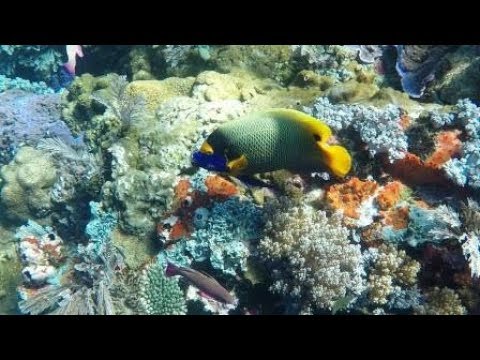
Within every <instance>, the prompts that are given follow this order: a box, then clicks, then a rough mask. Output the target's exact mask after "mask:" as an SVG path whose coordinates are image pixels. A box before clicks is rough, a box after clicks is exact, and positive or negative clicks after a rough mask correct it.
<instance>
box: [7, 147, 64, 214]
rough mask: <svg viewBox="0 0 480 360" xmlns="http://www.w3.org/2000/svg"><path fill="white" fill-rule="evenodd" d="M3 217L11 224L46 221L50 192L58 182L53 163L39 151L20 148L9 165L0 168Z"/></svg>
mask: <svg viewBox="0 0 480 360" xmlns="http://www.w3.org/2000/svg"><path fill="white" fill-rule="evenodd" d="M0 175H1V178H2V180H3V184H2V191H1V194H0V199H1V205H2V206H3V208H4V210H3V216H5V217H7V218H9V219H11V220H13V221H18V220H20V221H26V220H28V219H29V218H34V219H36V220H38V221H41V220H43V221H47V217H48V215H49V213H50V212H51V210H52V207H53V204H52V201H51V199H50V193H51V191H52V190H53V186H54V184H55V181H56V180H57V177H58V175H57V171H56V169H55V166H54V165H53V163H52V162H51V161H50V160H49V158H48V157H46V156H45V155H43V154H42V152H40V151H38V150H35V149H33V148H31V147H28V146H26V147H22V148H21V149H20V150H19V151H18V153H17V154H16V156H15V158H14V159H13V160H12V162H11V163H10V164H8V165H5V166H3V167H2V168H1V171H0Z"/></svg>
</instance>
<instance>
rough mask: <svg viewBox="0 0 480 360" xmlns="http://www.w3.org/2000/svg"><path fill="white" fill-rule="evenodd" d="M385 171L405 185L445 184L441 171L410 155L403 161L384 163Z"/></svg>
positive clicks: (406, 155)
mask: <svg viewBox="0 0 480 360" xmlns="http://www.w3.org/2000/svg"><path fill="white" fill-rule="evenodd" d="M385 168H386V170H387V171H388V172H389V173H390V175H392V176H393V177H395V178H397V179H400V180H402V181H403V182H405V183H406V184H412V185H424V184H444V185H445V184H447V183H448V181H447V179H446V178H445V175H444V174H443V172H442V170H441V169H438V168H436V167H433V166H431V165H427V164H425V163H424V162H423V161H422V159H420V158H419V157H418V156H417V155H415V154H412V153H406V154H405V157H404V158H403V159H400V160H397V161H395V162H394V163H393V164H390V163H388V160H387V161H385Z"/></svg>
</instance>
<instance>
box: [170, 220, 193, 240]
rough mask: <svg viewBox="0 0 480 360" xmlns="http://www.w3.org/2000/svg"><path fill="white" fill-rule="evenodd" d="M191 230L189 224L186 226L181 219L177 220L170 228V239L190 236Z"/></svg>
mask: <svg viewBox="0 0 480 360" xmlns="http://www.w3.org/2000/svg"><path fill="white" fill-rule="evenodd" d="M189 235H190V232H189V231H188V228H187V226H185V225H184V224H183V223H182V222H181V221H177V222H176V223H175V224H174V225H173V226H172V230H170V240H172V241H175V240H178V239H180V238H182V237H185V236H189Z"/></svg>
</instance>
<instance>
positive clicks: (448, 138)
mask: <svg viewBox="0 0 480 360" xmlns="http://www.w3.org/2000/svg"><path fill="white" fill-rule="evenodd" d="M460 134H461V131H459V130H449V131H441V132H440V133H438V134H437V136H436V138H435V151H434V152H433V154H432V155H430V156H429V157H428V158H427V160H426V161H423V160H422V159H420V158H419V157H418V156H417V155H415V154H412V153H406V155H405V157H404V158H403V159H401V160H397V161H396V162H395V163H393V164H389V163H388V162H386V161H385V168H386V169H387V171H388V172H389V173H390V174H391V175H392V176H394V177H396V178H399V179H401V180H402V181H404V182H405V183H407V184H412V185H424V184H439V185H446V184H448V180H447V179H446V177H445V174H444V173H443V170H442V169H441V168H442V165H443V164H445V163H446V162H447V161H448V160H450V159H451V158H452V157H454V156H456V155H458V154H459V153H460V150H461V148H462V142H461V141H460V139H459V136H460Z"/></svg>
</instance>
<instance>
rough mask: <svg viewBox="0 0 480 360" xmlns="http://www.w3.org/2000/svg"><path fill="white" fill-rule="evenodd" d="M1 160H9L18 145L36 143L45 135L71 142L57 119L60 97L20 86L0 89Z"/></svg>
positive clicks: (70, 137) (34, 144)
mask: <svg viewBox="0 0 480 360" xmlns="http://www.w3.org/2000/svg"><path fill="white" fill-rule="evenodd" d="M0 131H1V135H2V136H1V140H0V164H5V163H8V162H9V161H10V160H11V159H12V158H13V156H14V155H15V152H16V151H17V150H18V148H19V147H20V146H21V145H29V146H36V145H37V143H38V141H39V140H41V139H43V138H47V137H59V138H61V139H62V140H64V141H66V142H67V143H72V142H73V140H74V139H73V137H72V135H71V133H70V130H69V129H68V127H67V126H66V125H65V124H64V123H63V122H62V121H61V120H60V97H59V95H56V94H51V95H37V94H32V93H28V92H25V91H21V90H9V91H6V92H3V93H0Z"/></svg>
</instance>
